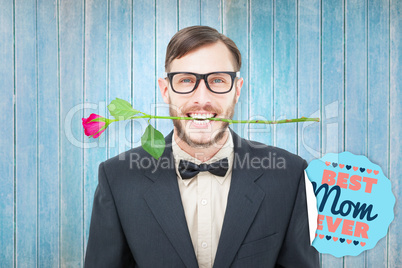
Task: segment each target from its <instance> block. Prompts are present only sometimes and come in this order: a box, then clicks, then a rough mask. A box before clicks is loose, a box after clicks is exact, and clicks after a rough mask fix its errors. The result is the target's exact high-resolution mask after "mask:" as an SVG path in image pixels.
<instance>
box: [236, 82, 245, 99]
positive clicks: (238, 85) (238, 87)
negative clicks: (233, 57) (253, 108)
mask: <svg viewBox="0 0 402 268" xmlns="http://www.w3.org/2000/svg"><path fill="white" fill-rule="evenodd" d="M243 82H244V81H243V78H242V77H240V78H239V79H237V81H236V103H237V102H238V101H239V97H240V91H241V88H242V86H243Z"/></svg>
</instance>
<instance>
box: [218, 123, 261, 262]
mask: <svg viewBox="0 0 402 268" xmlns="http://www.w3.org/2000/svg"><path fill="white" fill-rule="evenodd" d="M230 131H232V130H230ZM232 136H233V142H234V155H235V158H234V163H233V171H232V181H231V185H230V191H229V196H228V202H227V207H226V212H225V218H224V221H223V226H222V231H221V236H220V239H219V244H218V249H217V252H216V257H215V262H214V267H229V266H230V264H231V263H232V261H233V259H234V257H235V255H236V253H237V251H238V250H239V247H240V245H241V244H242V242H243V240H244V238H245V236H246V234H247V231H248V229H249V228H250V226H251V224H252V223H253V221H254V218H255V215H256V214H257V212H258V209H259V207H260V205H261V202H262V200H263V199H264V196H265V193H264V192H263V191H262V190H261V188H260V187H259V186H258V185H256V184H255V183H254V182H255V180H257V179H258V178H259V177H260V176H261V175H262V173H263V171H262V170H261V169H252V168H251V167H250V166H247V165H248V162H249V161H247V159H252V154H251V150H252V148H251V147H250V146H249V144H247V142H246V141H245V140H243V139H241V138H240V137H239V136H238V135H237V134H236V133H234V132H233V131H232ZM247 154H248V156H247ZM247 157H249V158H247ZM245 159H246V161H245ZM243 163H244V164H243ZM242 164H243V165H242Z"/></svg>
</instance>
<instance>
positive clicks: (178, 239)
mask: <svg viewBox="0 0 402 268" xmlns="http://www.w3.org/2000/svg"><path fill="white" fill-rule="evenodd" d="M171 142H172V132H171V133H170V134H169V135H168V136H167V137H166V148H165V151H164V153H163V155H162V156H161V158H159V161H160V162H159V163H158V162H156V163H158V165H160V166H159V167H158V168H155V165H154V166H153V168H148V169H147V170H145V172H144V173H145V175H146V176H147V177H148V178H150V179H151V180H152V181H154V184H153V185H152V186H151V187H150V189H149V190H148V191H147V192H146V194H145V195H144V198H145V200H146V202H147V204H148V206H149V208H150V209H151V211H152V213H153V215H154V217H155V218H156V220H157V221H158V223H159V224H160V226H161V227H162V229H163V231H164V232H165V234H166V236H167V237H168V239H169V240H170V242H171V243H172V245H173V247H174V248H175V249H176V251H177V253H178V255H179V256H180V258H181V259H182V261H183V263H184V264H185V266H186V267H198V264H197V259H196V256H195V253H194V249H193V244H192V242H191V237H190V233H189V231H188V227H187V222H186V217H185V215H184V209H183V204H182V201H181V197H180V191H179V187H178V185H177V177H176V172H175V168H174V159H173V155H172V147H171ZM146 157H150V156H149V155H147V156H146ZM151 160H152V159H151ZM166 161H167V162H168V163H166ZM154 163H155V162H154ZM164 164H165V165H164ZM162 166H163V167H165V168H161V167H162ZM154 168H155V169H154ZM152 170H154V172H152Z"/></svg>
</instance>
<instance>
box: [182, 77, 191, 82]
mask: <svg viewBox="0 0 402 268" xmlns="http://www.w3.org/2000/svg"><path fill="white" fill-rule="evenodd" d="M180 83H191V79H189V78H184V79H181V80H180Z"/></svg>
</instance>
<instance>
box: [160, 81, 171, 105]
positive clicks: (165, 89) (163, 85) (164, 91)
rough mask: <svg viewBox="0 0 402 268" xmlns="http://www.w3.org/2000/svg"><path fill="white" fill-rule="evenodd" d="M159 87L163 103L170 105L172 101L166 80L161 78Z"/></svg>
mask: <svg viewBox="0 0 402 268" xmlns="http://www.w3.org/2000/svg"><path fill="white" fill-rule="evenodd" d="M158 85H159V90H160V91H161V94H162V98H163V101H164V102H165V103H166V104H169V103H170V100H169V92H168V91H169V83H168V81H167V80H166V79H163V78H159V79H158Z"/></svg>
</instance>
